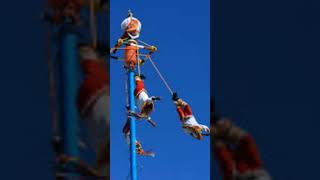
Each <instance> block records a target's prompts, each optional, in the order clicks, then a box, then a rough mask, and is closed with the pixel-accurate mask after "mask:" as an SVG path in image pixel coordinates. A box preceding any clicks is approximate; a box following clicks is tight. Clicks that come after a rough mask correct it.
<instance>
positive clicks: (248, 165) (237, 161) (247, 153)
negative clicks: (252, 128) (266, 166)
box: [215, 135, 263, 180]
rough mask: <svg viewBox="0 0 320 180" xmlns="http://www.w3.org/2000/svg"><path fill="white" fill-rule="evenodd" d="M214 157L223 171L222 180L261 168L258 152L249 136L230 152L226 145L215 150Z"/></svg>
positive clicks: (229, 179)
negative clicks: (235, 173) (234, 174)
mask: <svg viewBox="0 0 320 180" xmlns="http://www.w3.org/2000/svg"><path fill="white" fill-rule="evenodd" d="M215 153H216V157H217V160H218V162H219V165H220V166H221V169H222V171H223V175H224V180H231V179H232V176H233V173H234V172H237V173H239V174H244V173H246V172H248V171H255V170H260V169H262V168H263V166H262V160H261V159H260V155H259V151H258V149H257V146H256V144H255V142H254V140H253V137H252V136H251V135H246V136H245V137H244V138H243V139H241V140H240V141H239V144H238V146H237V147H236V148H235V149H234V150H232V149H231V148H230V147H228V146H227V145H223V146H218V147H217V148H216V151H215Z"/></svg>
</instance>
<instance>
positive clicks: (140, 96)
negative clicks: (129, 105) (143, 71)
mask: <svg viewBox="0 0 320 180" xmlns="http://www.w3.org/2000/svg"><path fill="white" fill-rule="evenodd" d="M134 95H135V100H136V105H137V107H138V109H139V111H140V112H141V111H142V110H143V108H144V106H145V104H146V103H152V104H153V100H152V98H150V97H149V95H148V94H147V91H146V90H145V88H144V82H143V81H142V80H141V79H140V78H139V77H136V88H135V90H134ZM152 106H153V105H152Z"/></svg>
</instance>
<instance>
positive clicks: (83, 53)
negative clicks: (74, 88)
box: [77, 45, 110, 176]
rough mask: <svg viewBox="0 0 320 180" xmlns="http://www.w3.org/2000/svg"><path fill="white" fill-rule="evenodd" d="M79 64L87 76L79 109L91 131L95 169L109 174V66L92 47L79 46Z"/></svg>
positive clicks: (82, 84) (79, 99)
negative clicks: (94, 153)
mask: <svg viewBox="0 0 320 180" xmlns="http://www.w3.org/2000/svg"><path fill="white" fill-rule="evenodd" d="M79 50H80V64H81V67H82V71H83V74H84V78H83V81H82V83H81V86H80V88H79V94H78V102H77V106H78V110H79V113H80V116H81V119H82V120H83V121H84V122H85V124H86V126H87V127H88V130H89V136H90V144H91V146H92V147H93V148H94V149H95V152H96V168H97V169H98V170H99V171H100V173H101V175H103V176H108V175H109V159H108V158H109V157H108V156H107V153H106V152H108V151H109V145H110V142H109V136H108V129H109V124H110V123H109V122H110V121H109V117H110V83H109V76H108V68H107V63H106V62H105V58H102V57H101V56H100V55H99V53H97V51H96V50H94V49H93V48H91V47H90V46H86V45H83V46H80V48H79Z"/></svg>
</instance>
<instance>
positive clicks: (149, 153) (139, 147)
mask: <svg viewBox="0 0 320 180" xmlns="http://www.w3.org/2000/svg"><path fill="white" fill-rule="evenodd" d="M122 132H123V134H124V137H125V139H126V142H127V144H128V145H130V119H127V121H126V124H125V125H124V127H123V129H122ZM136 152H137V154H138V155H141V156H151V157H154V156H155V153H154V152H152V151H151V150H148V151H145V150H144V149H143V147H142V145H141V143H140V141H139V140H136Z"/></svg>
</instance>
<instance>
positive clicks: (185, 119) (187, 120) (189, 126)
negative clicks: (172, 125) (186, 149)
mask: <svg viewBox="0 0 320 180" xmlns="http://www.w3.org/2000/svg"><path fill="white" fill-rule="evenodd" d="M172 100H173V103H174V104H175V105H176V109H177V112H178V115H179V118H180V120H181V122H182V128H183V130H184V131H185V132H186V133H187V134H190V135H191V136H192V137H194V138H196V139H198V140H202V136H203V135H206V136H208V135H209V133H210V129H209V128H208V127H207V126H205V125H202V124H199V123H198V122H197V120H196V118H195V117H194V115H193V114H192V110H191V107H190V105H189V104H188V103H186V102H185V101H183V100H182V99H180V98H178V95H177V93H173V95H172ZM202 131H205V132H206V133H205V134H203V133H202Z"/></svg>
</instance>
